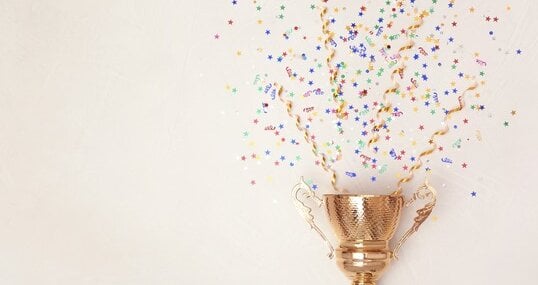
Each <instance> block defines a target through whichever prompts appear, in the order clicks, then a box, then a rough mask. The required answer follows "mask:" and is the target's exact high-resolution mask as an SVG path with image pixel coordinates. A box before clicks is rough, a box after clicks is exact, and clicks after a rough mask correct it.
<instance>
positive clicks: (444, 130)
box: [394, 82, 478, 194]
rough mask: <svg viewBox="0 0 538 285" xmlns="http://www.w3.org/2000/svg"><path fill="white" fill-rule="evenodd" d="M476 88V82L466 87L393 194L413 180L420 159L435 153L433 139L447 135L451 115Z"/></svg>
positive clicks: (459, 108) (419, 164)
mask: <svg viewBox="0 0 538 285" xmlns="http://www.w3.org/2000/svg"><path fill="white" fill-rule="evenodd" d="M477 87H478V84H477V83H476V82H475V83H473V84H472V85H471V86H469V87H467V89H465V91H463V93H462V94H461V95H460V96H459V97H458V106H457V107H455V108H453V109H451V110H449V111H448V112H446V115H445V119H444V120H443V124H444V127H443V128H441V129H439V130H437V131H435V132H434V133H433V134H432V135H431V137H430V139H429V143H430V145H431V147H430V148H429V149H427V150H425V151H423V152H421V153H420V155H419V156H418V158H417V163H415V164H414V165H413V166H411V168H410V169H409V173H408V175H407V176H406V177H404V178H402V179H400V180H399V181H398V185H397V190H396V191H395V192H394V194H400V193H401V192H402V185H403V184H404V183H407V182H409V181H411V179H413V176H414V172H415V171H416V170H418V169H420V168H421V167H422V164H423V163H422V158H423V157H425V156H428V155H430V154H432V153H434V152H435V150H436V149H437V143H436V142H435V138H436V137H438V136H443V135H445V134H447V133H448V131H449V128H448V125H447V123H448V121H449V120H450V117H451V115H452V114H454V113H457V112H459V111H461V110H463V107H464V106H465V101H464V98H465V94H466V93H467V92H469V91H473V90H475V89H476V88H477Z"/></svg>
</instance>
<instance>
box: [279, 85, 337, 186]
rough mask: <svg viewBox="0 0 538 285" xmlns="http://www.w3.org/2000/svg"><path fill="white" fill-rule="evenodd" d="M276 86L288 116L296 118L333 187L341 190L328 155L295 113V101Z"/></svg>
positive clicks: (296, 124) (298, 126)
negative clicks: (328, 160)
mask: <svg viewBox="0 0 538 285" xmlns="http://www.w3.org/2000/svg"><path fill="white" fill-rule="evenodd" d="M274 86H275V87H276V88H278V92H277V94H278V100H280V102H282V103H284V105H285V106H286V112H287V113H288V116H289V117H290V118H292V119H293V120H294V122H295V126H296V127H297V129H298V130H299V131H300V132H301V133H302V134H303V137H304V139H305V140H306V142H307V143H308V144H310V146H311V150H312V153H313V154H314V156H315V157H316V158H318V159H319V160H320V164H321V167H322V168H323V170H324V171H325V172H327V173H329V174H330V175H331V185H332V186H333V189H334V190H335V191H340V189H338V187H337V176H336V172H335V171H334V169H332V168H331V167H330V166H329V164H328V163H327V156H326V155H325V154H324V153H322V152H320V151H319V148H318V144H317V143H316V141H315V140H313V139H312V138H311V136H310V131H309V130H308V129H307V128H305V127H303V126H302V125H301V117H300V116H299V115H297V114H294V113H293V102H292V101H290V100H286V99H284V97H283V96H282V94H283V93H284V88H283V87H282V86H281V85H279V84H278V83H275V84H274Z"/></svg>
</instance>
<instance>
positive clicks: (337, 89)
mask: <svg viewBox="0 0 538 285" xmlns="http://www.w3.org/2000/svg"><path fill="white" fill-rule="evenodd" d="M327 11H328V8H327V7H323V9H321V13H320V15H319V16H320V18H321V22H322V26H321V30H322V32H323V34H324V35H325V40H324V41H323V45H324V47H325V49H326V50H327V51H328V52H329V54H328V55H327V59H326V62H327V67H328V68H329V73H330V75H329V83H330V84H331V86H334V89H333V94H332V99H333V101H334V103H336V104H338V108H337V109H336V116H337V117H338V118H339V119H342V118H344V116H345V115H344V112H343V111H344V108H345V105H346V102H345V101H344V100H338V96H339V95H340V93H341V92H342V87H341V85H340V84H339V83H338V82H337V81H338V68H337V67H333V66H332V64H331V62H332V61H333V59H334V57H335V55H336V50H335V49H334V48H332V47H331V46H330V44H329V43H331V42H334V40H333V36H334V33H333V32H331V30H329V24H330V21H329V20H328V19H326V18H325V16H326V15H327ZM335 83H336V84H335Z"/></svg>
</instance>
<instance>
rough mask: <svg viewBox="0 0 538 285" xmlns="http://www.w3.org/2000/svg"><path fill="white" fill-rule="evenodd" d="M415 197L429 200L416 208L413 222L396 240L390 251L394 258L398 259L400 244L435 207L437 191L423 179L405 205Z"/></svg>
mask: <svg viewBox="0 0 538 285" xmlns="http://www.w3.org/2000/svg"><path fill="white" fill-rule="evenodd" d="M417 199H420V200H424V199H429V202H428V203H426V205H424V207H422V208H420V209H418V210H417V216H416V217H415V218H414V219H413V220H414V221H415V222H414V223H413V225H412V226H411V228H409V229H408V230H407V231H406V232H405V234H404V235H403V236H402V237H401V238H400V240H398V243H397V244H396V246H395V247H394V250H393V251H392V256H393V257H394V258H395V259H398V252H399V251H400V248H401V247H402V245H403V244H404V243H405V242H406V241H407V239H408V238H409V237H410V236H411V235H412V234H414V233H416V232H417V231H418V228H419V227H420V225H422V223H424V221H426V220H427V219H428V217H429V216H430V214H431V213H432V210H433V208H434V207H435V204H436V203H437V192H436V191H435V188H433V187H432V186H431V185H430V184H428V180H426V181H424V184H422V185H421V186H420V187H419V188H418V189H417V190H416V191H415V193H413V197H412V198H411V199H410V200H409V201H407V202H406V203H405V206H406V207H409V206H410V205H411V204H413V203H414V202H415V201H416V200H417Z"/></svg>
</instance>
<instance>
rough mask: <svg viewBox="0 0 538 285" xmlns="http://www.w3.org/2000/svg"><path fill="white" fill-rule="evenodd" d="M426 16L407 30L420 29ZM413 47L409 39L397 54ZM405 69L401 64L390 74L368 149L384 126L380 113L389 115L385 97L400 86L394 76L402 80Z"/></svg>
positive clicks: (421, 17)
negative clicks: (389, 81) (389, 82)
mask: <svg viewBox="0 0 538 285" xmlns="http://www.w3.org/2000/svg"><path fill="white" fill-rule="evenodd" d="M426 15H427V14H424V13H422V14H421V15H420V17H419V20H418V21H417V22H416V23H414V24H413V25H411V26H409V27H407V30H408V31H412V32H414V31H415V30H416V29H418V28H420V27H421V26H422V24H424V17H425V16H426ZM414 46H415V42H414V41H413V40H412V39H410V40H409V42H408V43H407V44H405V45H404V46H402V47H400V48H399V49H398V54H400V53H401V52H403V51H405V50H410V49H411V48H413V47H414ZM405 68H406V66H405V64H403V63H402V64H401V66H400V67H399V68H397V69H395V70H394V71H392V73H391V75H390V80H391V82H392V86H391V87H389V88H387V89H386V90H385V92H383V107H382V108H380V109H379V110H378V111H377V113H376V116H375V117H376V121H378V122H379V123H378V124H376V125H374V127H373V128H372V137H371V138H370V140H369V141H368V147H370V146H371V145H372V144H374V143H376V142H377V141H379V131H380V130H381V128H382V127H383V126H384V125H385V119H383V118H381V114H382V113H389V112H390V109H391V108H392V104H391V103H390V101H389V100H388V97H387V95H388V94H390V93H396V92H397V91H398V89H399V88H400V84H399V83H398V81H396V80H395V79H394V76H395V75H396V74H399V75H400V79H402V78H403V72H404V70H405Z"/></svg>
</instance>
